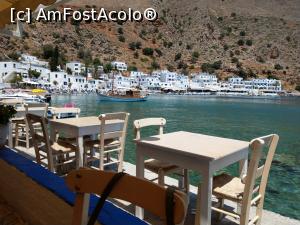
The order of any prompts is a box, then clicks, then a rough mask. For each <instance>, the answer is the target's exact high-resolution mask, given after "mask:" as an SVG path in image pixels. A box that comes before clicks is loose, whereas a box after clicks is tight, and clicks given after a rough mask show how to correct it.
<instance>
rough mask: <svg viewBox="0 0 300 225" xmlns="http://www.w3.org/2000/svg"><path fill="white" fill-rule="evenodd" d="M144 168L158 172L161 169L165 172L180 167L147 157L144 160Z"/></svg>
mask: <svg viewBox="0 0 300 225" xmlns="http://www.w3.org/2000/svg"><path fill="white" fill-rule="evenodd" d="M145 168H146V169H148V170H150V171H152V172H155V173H158V172H159V171H161V170H163V171H164V172H165V173H166V172H169V171H174V170H177V169H180V168H179V167H178V166H176V165H173V164H171V163H166V162H162V161H159V160H156V159H148V160H145Z"/></svg>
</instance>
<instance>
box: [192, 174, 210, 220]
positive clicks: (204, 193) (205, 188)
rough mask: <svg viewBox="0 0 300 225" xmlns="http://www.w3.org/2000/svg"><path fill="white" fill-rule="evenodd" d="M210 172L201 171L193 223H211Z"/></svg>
mask: <svg viewBox="0 0 300 225" xmlns="http://www.w3.org/2000/svg"><path fill="white" fill-rule="evenodd" d="M212 175H213V174H212V172H211V171H210V170H208V171H207V172H205V173H202V183H201V184H200V185H199V187H198V194H197V208H196V215H195V225H210V224H211V198H212V197H211V196H212V179H213V178H212Z"/></svg>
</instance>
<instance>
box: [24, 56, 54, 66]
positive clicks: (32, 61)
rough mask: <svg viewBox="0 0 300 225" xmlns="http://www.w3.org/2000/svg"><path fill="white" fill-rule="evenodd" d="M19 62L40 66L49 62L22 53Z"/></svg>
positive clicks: (47, 64)
mask: <svg viewBox="0 0 300 225" xmlns="http://www.w3.org/2000/svg"><path fill="white" fill-rule="evenodd" d="M21 62H22V63H23V64H31V65H35V66H40V67H48V66H49V63H48V62H47V61H42V60H39V59H38V58H37V57H36V56H32V55H28V54H22V55H21Z"/></svg>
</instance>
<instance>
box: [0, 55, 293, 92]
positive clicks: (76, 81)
mask: <svg viewBox="0 0 300 225" xmlns="http://www.w3.org/2000/svg"><path fill="white" fill-rule="evenodd" d="M65 68H66V69H65V70H64V69H62V68H60V66H58V67H57V71H53V72H52V71H51V70H50V68H49V63H48V62H47V61H42V60H40V59H38V58H37V57H35V56H31V55H28V54H22V55H20V58H19V60H18V61H14V60H8V61H1V62H0V89H3V88H14V87H19V88H20V87H21V88H28V87H31V88H43V89H46V90H48V91H49V92H51V93H90V92H92V93H96V92H97V93H104V94H105V93H107V92H108V91H109V90H111V89H112V87H113V88H114V90H115V91H117V92H120V93H121V92H124V91H126V90H131V89H140V90H142V91H145V92H147V93H150V94H151V93H174V94H195V95H219V96H227V95H229V96H231V95H232V96H240V95H241V96H279V95H287V92H286V91H284V90H283V88H282V85H281V81H280V80H276V79H267V78H256V79H251V80H244V79H243V78H241V77H238V76H235V75H233V76H232V77H230V78H228V80H226V81H220V80H218V78H217V76H216V75H214V74H209V73H193V74H190V75H189V76H186V75H183V74H178V73H176V72H170V71H168V70H157V71H153V72H152V73H151V74H147V73H144V72H140V71H128V66H127V64H126V63H125V62H118V61H113V62H111V63H110V68H109V70H107V68H105V69H104V68H103V66H102V65H99V66H97V68H95V67H85V65H84V64H83V63H81V62H79V61H72V62H68V63H66V65H65ZM96 77H97V79H96Z"/></svg>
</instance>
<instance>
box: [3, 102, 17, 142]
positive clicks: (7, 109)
mask: <svg viewBox="0 0 300 225" xmlns="http://www.w3.org/2000/svg"><path fill="white" fill-rule="evenodd" d="M16 113H17V111H16V110H15V108H14V107H13V106H11V105H0V147H2V146H4V144H5V142H6V139H7V136H8V122H9V120H10V119H11V118H13V117H14V115H15V114H16Z"/></svg>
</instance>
